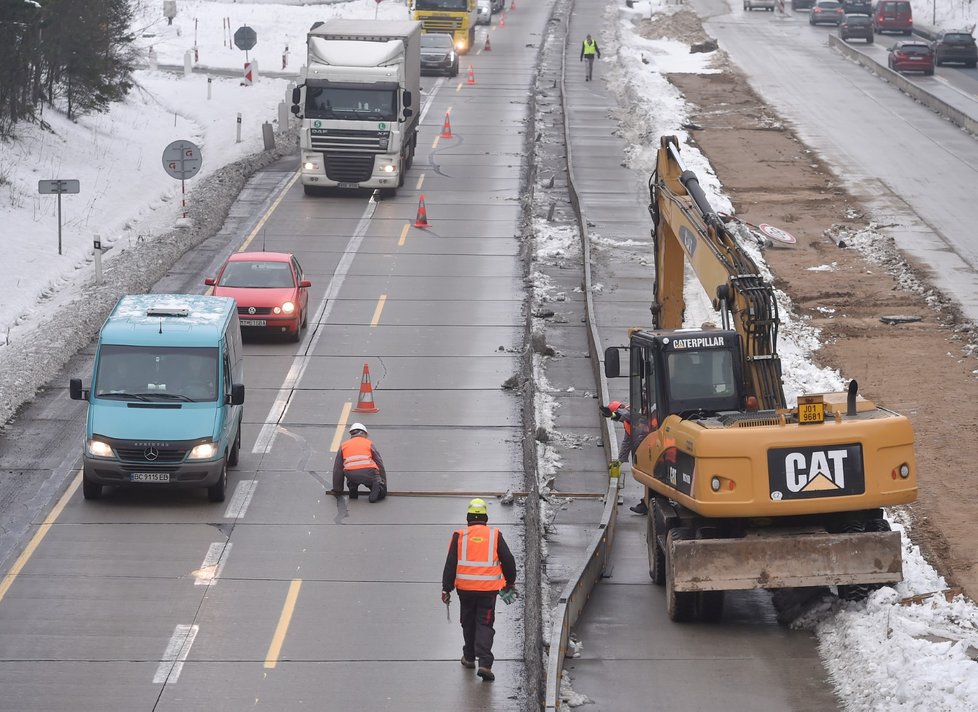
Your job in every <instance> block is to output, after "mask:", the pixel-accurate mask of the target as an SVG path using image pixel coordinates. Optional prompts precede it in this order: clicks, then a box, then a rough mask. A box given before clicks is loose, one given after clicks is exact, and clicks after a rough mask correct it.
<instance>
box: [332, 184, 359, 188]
mask: <svg viewBox="0 0 978 712" xmlns="http://www.w3.org/2000/svg"><path fill="white" fill-rule="evenodd" d="M336 186H337V187H338V188H359V187H360V184H359V183H337V184H336Z"/></svg>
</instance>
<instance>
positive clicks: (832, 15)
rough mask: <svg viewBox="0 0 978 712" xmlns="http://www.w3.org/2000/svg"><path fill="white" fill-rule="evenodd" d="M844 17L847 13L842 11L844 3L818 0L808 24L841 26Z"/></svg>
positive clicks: (833, 0)
mask: <svg viewBox="0 0 978 712" xmlns="http://www.w3.org/2000/svg"><path fill="white" fill-rule="evenodd" d="M843 17H845V11H844V10H843V9H842V3H840V2H836V0H818V2H816V3H815V6H814V7H813V8H812V11H811V12H810V13H809V15H808V24H809V25H839V24H841V23H842V18H843Z"/></svg>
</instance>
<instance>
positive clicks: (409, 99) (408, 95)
mask: <svg viewBox="0 0 978 712" xmlns="http://www.w3.org/2000/svg"><path fill="white" fill-rule="evenodd" d="M412 101H414V98H413V97H412V96H411V92H409V91H408V90H407V89H405V90H404V97H403V99H402V102H403V104H404V106H411V102H412ZM404 115H405V116H410V114H409V113H407V112H406V111H405V112H404Z"/></svg>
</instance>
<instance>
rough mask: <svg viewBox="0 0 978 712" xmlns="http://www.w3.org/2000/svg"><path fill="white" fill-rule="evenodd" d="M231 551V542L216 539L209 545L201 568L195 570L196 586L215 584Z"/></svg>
mask: <svg viewBox="0 0 978 712" xmlns="http://www.w3.org/2000/svg"><path fill="white" fill-rule="evenodd" d="M230 553H231V542H229V541H215V542H214V543H213V544H211V545H210V546H209V547H207V554H206V555H205V556H204V561H203V563H201V565H200V568H199V569H197V570H196V571H194V573H193V577H194V579H195V580H194V586H213V585H214V584H216V583H217V580H218V579H219V578H221V572H222V571H224V564H226V563H227V560H228V555H230Z"/></svg>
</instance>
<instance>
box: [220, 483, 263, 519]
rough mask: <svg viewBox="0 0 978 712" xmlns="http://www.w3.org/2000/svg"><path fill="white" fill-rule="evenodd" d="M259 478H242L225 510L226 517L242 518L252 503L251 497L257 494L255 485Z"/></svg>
mask: <svg viewBox="0 0 978 712" xmlns="http://www.w3.org/2000/svg"><path fill="white" fill-rule="evenodd" d="M257 486H258V480H242V481H241V482H239V483H238V484H236V485H235V486H234V494H232V495H231V501H230V502H228V506H227V508H226V509H225V510H224V518H225V519H242V518H243V517H244V515H245V512H247V511H248V505H249V504H251V498H252V497H254V496H255V487H257Z"/></svg>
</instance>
